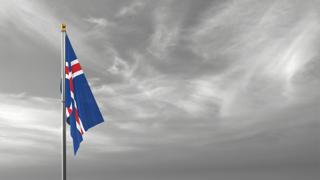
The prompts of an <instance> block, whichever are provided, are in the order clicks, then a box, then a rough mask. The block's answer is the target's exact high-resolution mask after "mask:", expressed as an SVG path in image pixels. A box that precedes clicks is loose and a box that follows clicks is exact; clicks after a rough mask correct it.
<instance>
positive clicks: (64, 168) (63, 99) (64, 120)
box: [61, 24, 67, 180]
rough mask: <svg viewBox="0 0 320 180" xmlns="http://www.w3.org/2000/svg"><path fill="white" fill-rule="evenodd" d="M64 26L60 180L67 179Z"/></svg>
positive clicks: (63, 28) (63, 35)
mask: <svg viewBox="0 0 320 180" xmlns="http://www.w3.org/2000/svg"><path fill="white" fill-rule="evenodd" d="M65 38H66V25H65V24H61V103H62V107H61V108H62V161H61V163H62V169H61V170H62V173H61V175H62V176H61V179H62V180H66V179H67V167H66V165H67V158H66V157H67V147H66V107H65V106H66V105H65V104H66V101H65V100H66V92H65V83H66V80H65V75H66V52H65Z"/></svg>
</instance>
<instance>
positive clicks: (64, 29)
mask: <svg viewBox="0 0 320 180" xmlns="http://www.w3.org/2000/svg"><path fill="white" fill-rule="evenodd" d="M66 29H67V25H66V24H63V23H62V24H61V32H66Z"/></svg>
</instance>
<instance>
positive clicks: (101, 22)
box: [84, 17, 114, 27]
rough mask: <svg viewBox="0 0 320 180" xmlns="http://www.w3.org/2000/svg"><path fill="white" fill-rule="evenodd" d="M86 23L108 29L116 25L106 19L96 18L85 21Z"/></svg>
mask: <svg viewBox="0 0 320 180" xmlns="http://www.w3.org/2000/svg"><path fill="white" fill-rule="evenodd" d="M84 20H85V21H87V22H89V23H92V24H94V25H96V26H98V27H107V26H113V25H114V23H112V22H109V21H108V20H107V19H104V18H94V17H89V18H86V19H84Z"/></svg>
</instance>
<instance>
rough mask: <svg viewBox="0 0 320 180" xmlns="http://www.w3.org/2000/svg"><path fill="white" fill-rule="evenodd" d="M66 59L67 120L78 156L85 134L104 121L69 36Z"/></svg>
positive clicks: (66, 41) (66, 40)
mask: <svg viewBox="0 0 320 180" xmlns="http://www.w3.org/2000/svg"><path fill="white" fill-rule="evenodd" d="M65 58H66V67H65V68H66V69H65V72H66V74H65V94H66V95H65V108H66V120H67V123H68V124H69V125H70V134H71V137H72V139H73V148H74V154H75V155H76V154H77V151H78V149H79V147H80V143H81V142H82V140H83V138H82V136H83V134H84V133H85V132H86V131H88V129H90V128H92V127H94V126H95V125H97V124H100V123H102V122H103V121H104V120H103V117H102V114H101V112H100V110H99V108H98V105H97V103H96V101H95V99H94V96H93V94H92V92H91V89H90V87H89V84H88V82H87V80H86V77H85V75H84V73H83V70H82V68H81V66H80V63H79V60H78V58H77V56H76V54H75V52H74V50H73V48H72V45H71V43H70V40H69V38H68V36H67V35H66V37H65Z"/></svg>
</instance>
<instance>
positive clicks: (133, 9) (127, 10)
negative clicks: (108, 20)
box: [116, 1, 145, 17]
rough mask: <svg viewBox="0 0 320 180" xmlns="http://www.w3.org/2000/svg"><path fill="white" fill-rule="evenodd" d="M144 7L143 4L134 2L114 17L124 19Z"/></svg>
mask: <svg viewBox="0 0 320 180" xmlns="http://www.w3.org/2000/svg"><path fill="white" fill-rule="evenodd" d="M144 6H145V3H143V2H142V1H134V2H133V3H131V4H129V5H127V6H124V7H122V8H121V9H120V11H119V12H118V13H117V14H116V17H125V16H131V15H134V14H136V13H137V12H138V11H140V10H141V9H142V8H143V7H144Z"/></svg>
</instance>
